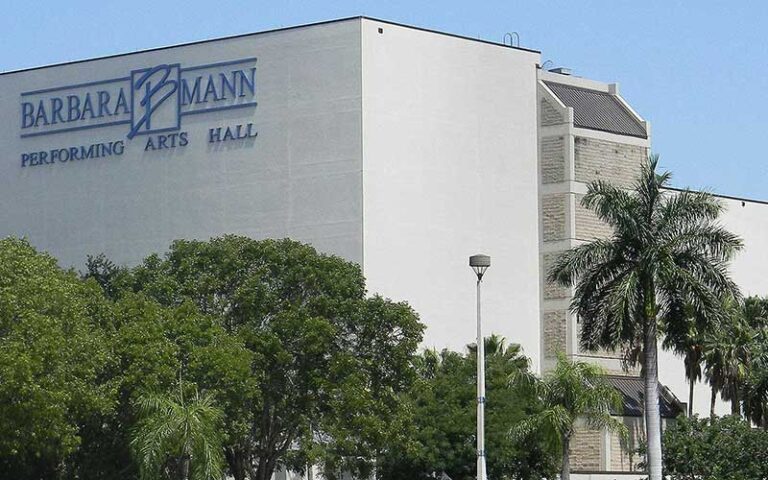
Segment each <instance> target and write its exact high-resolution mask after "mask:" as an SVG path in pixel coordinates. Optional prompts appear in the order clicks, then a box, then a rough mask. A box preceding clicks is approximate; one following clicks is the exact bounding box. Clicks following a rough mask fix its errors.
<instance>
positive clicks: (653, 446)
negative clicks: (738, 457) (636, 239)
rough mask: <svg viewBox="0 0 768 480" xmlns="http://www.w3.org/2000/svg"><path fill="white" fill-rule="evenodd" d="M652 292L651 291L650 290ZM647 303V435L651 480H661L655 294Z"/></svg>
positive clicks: (645, 348)
mask: <svg viewBox="0 0 768 480" xmlns="http://www.w3.org/2000/svg"><path fill="white" fill-rule="evenodd" d="M649 290H650V289H649ZM648 297H650V298H648V299H646V302H645V310H646V318H645V321H646V325H645V341H644V344H645V345H644V346H643V347H644V348H643V363H644V367H645V399H644V401H645V435H646V440H647V442H648V453H647V464H648V474H649V479H650V480H662V479H661V413H660V412H659V361H658V351H657V348H658V347H657V344H656V314H655V313H654V311H655V308H656V307H655V303H656V302H655V300H654V299H653V294H651V295H648Z"/></svg>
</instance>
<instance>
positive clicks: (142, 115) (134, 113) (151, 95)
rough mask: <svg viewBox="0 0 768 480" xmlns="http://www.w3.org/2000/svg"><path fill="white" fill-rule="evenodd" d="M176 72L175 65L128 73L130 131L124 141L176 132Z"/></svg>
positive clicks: (177, 78)
mask: <svg viewBox="0 0 768 480" xmlns="http://www.w3.org/2000/svg"><path fill="white" fill-rule="evenodd" d="M180 72H181V70H180V68H179V65H178V64H175V65H158V66H156V67H153V68H149V69H144V70H134V71H132V72H131V131H130V132H128V138H133V137H134V136H136V135H141V134H145V133H155V132H166V131H171V130H178V129H179V127H180V123H179V93H178V92H179V78H180Z"/></svg>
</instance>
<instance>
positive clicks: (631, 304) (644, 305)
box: [549, 156, 742, 480]
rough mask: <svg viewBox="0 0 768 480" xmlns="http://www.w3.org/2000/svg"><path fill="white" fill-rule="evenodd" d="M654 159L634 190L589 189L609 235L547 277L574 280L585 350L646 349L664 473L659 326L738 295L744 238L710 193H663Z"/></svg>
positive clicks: (651, 419) (651, 462)
mask: <svg viewBox="0 0 768 480" xmlns="http://www.w3.org/2000/svg"><path fill="white" fill-rule="evenodd" d="M657 166H658V157H657V156H654V157H651V158H649V159H648V161H647V162H644V163H643V165H642V169H641V174H640V177H639V178H638V179H637V181H636V182H635V185H634V187H633V188H632V190H631V191H627V190H623V189H621V188H618V187H615V186H613V185H610V184H609V183H606V182H604V181H595V182H592V183H591V184H590V185H589V186H588V188H587V194H586V195H585V196H584V198H583V199H582V204H583V205H584V206H585V207H586V208H588V209H590V210H592V211H593V212H594V213H595V214H596V215H597V217H598V218H599V219H600V220H602V221H603V222H605V223H607V224H608V225H609V226H610V227H611V228H612V231H613V233H612V235H611V237H610V238H607V239H599V240H594V241H592V242H589V243H586V244H583V245H580V246H578V247H576V248H574V249H572V250H569V251H567V252H565V253H564V254H562V255H561V256H559V258H558V259H557V261H556V262H555V264H554V265H553V268H552V270H551V272H550V275H549V278H550V280H552V281H556V282H557V283H559V284H561V285H567V286H571V285H575V287H576V289H575V292H574V298H573V301H572V304H571V308H572V309H573V310H574V311H575V312H576V313H577V314H578V315H579V318H580V325H581V334H580V341H581V344H582V346H583V347H584V348H586V349H596V348H599V347H603V348H608V349H619V348H623V349H624V350H625V351H627V352H633V351H634V352H640V354H641V358H642V366H643V368H642V374H643V378H644V381H645V392H644V393H645V395H644V398H645V409H644V412H645V425H646V436H647V441H648V453H647V456H648V458H647V460H648V461H647V465H648V470H649V473H650V479H651V480H661V415H660V411H659V382H658V346H657V339H658V335H659V330H660V323H661V330H671V329H669V328H666V327H665V325H664V324H666V323H675V322H679V321H684V317H685V313H686V308H687V307H689V306H690V308H693V309H694V311H695V312H697V315H700V316H701V318H705V319H708V320H707V321H715V320H716V319H717V318H718V315H719V314H720V304H721V298H722V297H723V296H724V295H725V294H730V295H732V296H734V297H738V289H737V287H736V285H735V284H734V283H733V282H732V281H731V279H730V278H729V276H728V271H727V262H728V260H729V259H730V258H731V257H732V256H733V254H734V253H735V252H736V251H737V250H739V249H740V248H741V245H742V243H741V240H739V239H738V238H737V237H736V236H735V235H733V234H731V233H729V232H728V231H726V230H725V229H723V228H722V227H721V226H720V225H719V224H718V223H717V219H718V217H719V215H720V213H721V212H722V208H723V207H722V205H721V204H720V203H719V202H718V201H717V200H716V199H715V198H714V197H712V196H711V195H708V194H706V193H698V192H689V191H684V192H674V193H673V192H668V191H665V190H664V189H665V187H666V186H667V185H668V183H669V180H670V177H671V175H670V173H668V172H665V173H661V174H659V173H657V172H656V169H657Z"/></svg>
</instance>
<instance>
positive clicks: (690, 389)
mask: <svg viewBox="0 0 768 480" xmlns="http://www.w3.org/2000/svg"><path fill="white" fill-rule="evenodd" d="M689 383H690V385H689V386H688V416H689V417H692V416H693V386H694V385H695V384H696V380H695V379H694V378H693V375H691V378H690V380H689Z"/></svg>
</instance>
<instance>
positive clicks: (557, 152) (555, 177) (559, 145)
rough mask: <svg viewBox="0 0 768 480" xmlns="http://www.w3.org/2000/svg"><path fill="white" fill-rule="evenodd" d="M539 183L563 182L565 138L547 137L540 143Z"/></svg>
mask: <svg viewBox="0 0 768 480" xmlns="http://www.w3.org/2000/svg"><path fill="white" fill-rule="evenodd" d="M539 158H540V160H539V163H540V165H541V183H543V184H549V183H560V182H564V181H565V138H564V137H563V136H562V135H560V136H556V137H547V138H544V139H542V140H541V142H540V152H539Z"/></svg>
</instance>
